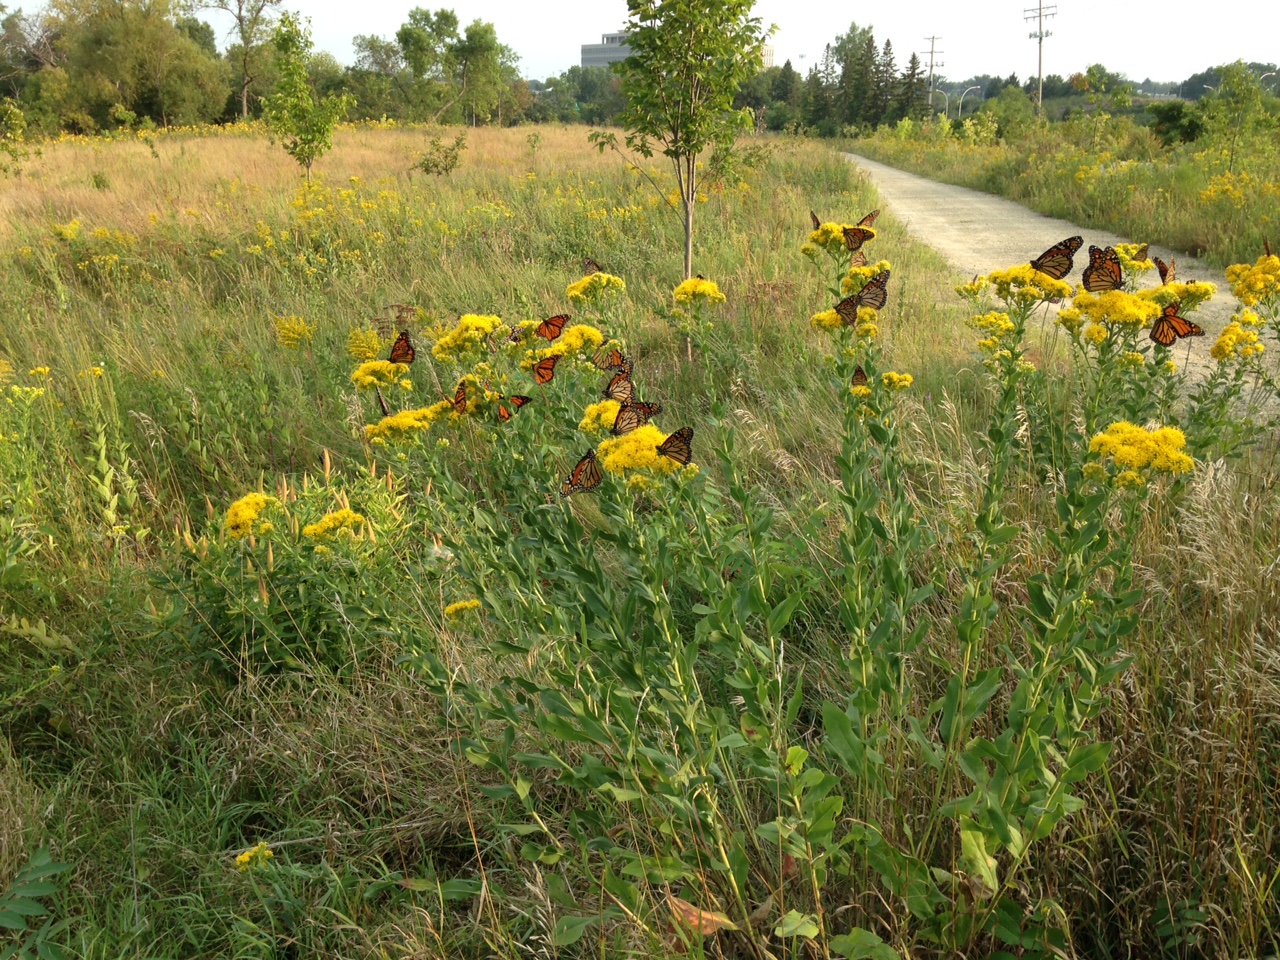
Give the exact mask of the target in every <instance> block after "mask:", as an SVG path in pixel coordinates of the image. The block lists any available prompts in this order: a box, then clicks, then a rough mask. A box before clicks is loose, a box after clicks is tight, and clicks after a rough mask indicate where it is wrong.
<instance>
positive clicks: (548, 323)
mask: <svg viewBox="0 0 1280 960" xmlns="http://www.w3.org/2000/svg"><path fill="white" fill-rule="evenodd" d="M568 322H569V315H568V314H567V313H557V314H556V315H555V316H554V317H548V318H547V319H546V320H543V321H542V322H541V323H540V324H538V326H537V327H536V328H535V329H534V331H533V332H534V334H536V335H537V336H539V337H542V339H544V340H554V339H556V338H557V337H559V336H560V333H561V332H562V331H563V330H564V325H565V324H566V323H568Z"/></svg>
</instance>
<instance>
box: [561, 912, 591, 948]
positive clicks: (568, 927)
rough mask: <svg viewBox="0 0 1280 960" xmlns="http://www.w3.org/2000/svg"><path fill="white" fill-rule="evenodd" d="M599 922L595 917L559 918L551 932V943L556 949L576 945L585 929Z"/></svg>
mask: <svg viewBox="0 0 1280 960" xmlns="http://www.w3.org/2000/svg"><path fill="white" fill-rule="evenodd" d="M599 922H600V918H599V917H598V916H597V917H561V918H560V919H559V920H557V921H556V925H555V927H554V928H552V930H551V943H552V945H553V946H556V947H567V946H569V944H571V943H577V942H578V941H579V940H581V939H582V935H583V934H584V933H586V932H587V927H589V926H591V925H592V924H596V923H599Z"/></svg>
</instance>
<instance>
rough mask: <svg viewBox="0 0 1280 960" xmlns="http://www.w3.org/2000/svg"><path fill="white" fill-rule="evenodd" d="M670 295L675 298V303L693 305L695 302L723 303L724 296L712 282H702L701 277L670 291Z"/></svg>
mask: <svg viewBox="0 0 1280 960" xmlns="http://www.w3.org/2000/svg"><path fill="white" fill-rule="evenodd" d="M671 295H672V296H673V297H675V300H676V303H693V302H695V301H699V302H705V303H724V299H725V298H724V294H723V293H721V292H720V288H719V287H718V286H717V285H716V282H715V281H714V280H704V279H702V278H701V277H694V278H692V279H690V280H686V281H685V282H684V283H682V284H680V286H678V287H676V288H675V290H673V291H671Z"/></svg>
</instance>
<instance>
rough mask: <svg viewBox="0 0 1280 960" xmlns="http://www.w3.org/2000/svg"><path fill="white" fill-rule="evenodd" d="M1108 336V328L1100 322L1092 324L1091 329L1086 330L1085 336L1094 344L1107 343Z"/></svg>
mask: <svg viewBox="0 0 1280 960" xmlns="http://www.w3.org/2000/svg"><path fill="white" fill-rule="evenodd" d="M1107 336H1108V332H1107V328H1106V327H1104V326H1103V325H1102V324H1100V323H1093V324H1090V325H1089V329H1088V330H1086V331H1085V332H1084V338H1085V339H1086V340H1088V341H1089V342H1090V343H1093V344H1103V343H1106V340H1107Z"/></svg>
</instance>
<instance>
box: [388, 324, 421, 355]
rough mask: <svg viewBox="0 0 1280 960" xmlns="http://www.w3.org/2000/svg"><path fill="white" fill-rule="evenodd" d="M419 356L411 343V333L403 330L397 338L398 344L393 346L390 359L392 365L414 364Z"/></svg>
mask: <svg viewBox="0 0 1280 960" xmlns="http://www.w3.org/2000/svg"><path fill="white" fill-rule="evenodd" d="M417 355H418V351H416V350H414V349H413V344H412V343H410V342H409V331H408V330H401V331H400V336H398V337H396V342H395V343H393V344H392V345H391V356H390V357H388V359H389V360H390V361H391V362H392V363H413V360H414V358H415V357H416V356H417Z"/></svg>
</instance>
